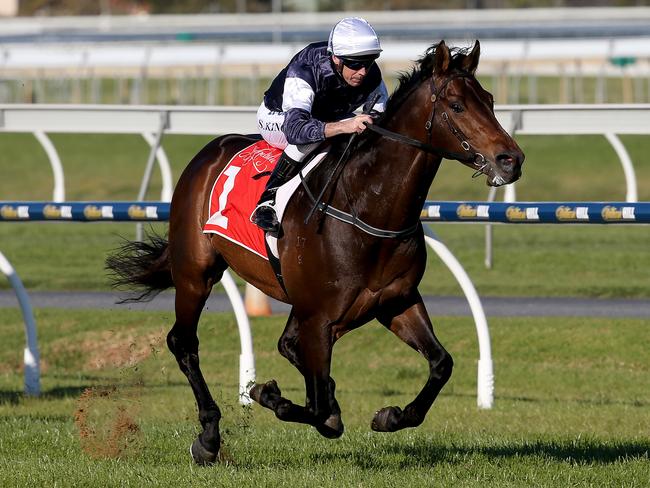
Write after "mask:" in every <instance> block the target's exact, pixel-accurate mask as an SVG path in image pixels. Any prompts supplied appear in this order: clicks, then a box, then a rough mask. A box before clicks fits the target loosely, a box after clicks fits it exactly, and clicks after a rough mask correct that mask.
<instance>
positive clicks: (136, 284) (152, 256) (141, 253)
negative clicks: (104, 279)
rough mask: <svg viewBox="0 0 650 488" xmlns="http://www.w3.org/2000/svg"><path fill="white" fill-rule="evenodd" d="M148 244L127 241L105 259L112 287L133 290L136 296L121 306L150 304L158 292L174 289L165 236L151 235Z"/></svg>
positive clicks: (126, 299) (124, 301)
mask: <svg viewBox="0 0 650 488" xmlns="http://www.w3.org/2000/svg"><path fill="white" fill-rule="evenodd" d="M146 239H147V241H148V242H146V241H142V242H140V241H125V242H124V244H122V245H121V246H120V247H119V248H118V249H117V250H116V251H115V252H114V253H113V254H111V255H109V256H108V257H107V258H106V269H108V270H109V273H110V279H111V284H112V286H113V288H124V287H126V288H130V289H132V290H134V291H135V292H136V293H139V295H137V296H133V297H128V298H124V299H122V300H120V303H126V302H137V301H149V300H152V299H153V298H154V297H155V296H156V295H158V293H160V292H161V291H163V290H166V289H167V288H171V287H173V286H174V281H173V280H172V273H171V262H170V259H169V243H168V242H167V239H165V238H164V237H162V236H160V235H158V234H155V233H151V234H147V237H146Z"/></svg>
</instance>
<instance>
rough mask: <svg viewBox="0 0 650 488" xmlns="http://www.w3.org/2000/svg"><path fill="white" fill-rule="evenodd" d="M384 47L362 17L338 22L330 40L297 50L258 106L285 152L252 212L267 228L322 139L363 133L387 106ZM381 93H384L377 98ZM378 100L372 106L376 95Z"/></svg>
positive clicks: (273, 225) (264, 126) (273, 227)
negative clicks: (282, 191) (381, 63)
mask: <svg viewBox="0 0 650 488" xmlns="http://www.w3.org/2000/svg"><path fill="white" fill-rule="evenodd" d="M380 52H381V47H380V46H379V39H378V37H377V34H376V32H375V30H374V29H373V28H372V26H371V25H370V24H369V23H368V22H366V21H365V20H364V19H362V18H359V17H348V18H345V19H343V20H341V21H340V22H338V23H337V24H336V25H335V26H334V28H333V29H332V32H331V33H330V36H329V41H328V42H325V41H323V42H316V43H313V44H309V45H308V46H307V47H305V48H304V49H303V50H302V51H300V52H298V53H297V54H296V55H295V56H294V57H293V58H292V59H291V61H290V62H289V64H288V65H287V66H286V67H285V68H284V69H283V70H282V71H281V72H280V74H278V76H277V77H276V78H275V79H274V80H273V82H272V83H271V86H270V88H269V89H268V90H267V91H266V92H265V93H264V101H263V102H262V104H261V105H260V108H259V110H258V111H257V123H258V127H259V130H260V134H261V135H262V137H263V138H264V140H266V142H268V143H269V144H270V145H271V146H274V147H277V148H279V149H283V151H284V152H283V153H282V155H281V156H280V159H279V160H278V163H277V165H276V167H275V169H274V170H273V174H271V177H270V178H269V181H268V183H267V185H266V189H265V190H264V193H262V196H261V197H260V200H259V202H258V204H257V207H256V208H255V211H254V212H253V214H252V215H251V221H252V222H253V223H255V224H257V225H258V226H259V227H260V228H262V229H263V230H265V231H270V232H275V233H277V231H278V230H279V222H278V219H277V216H276V214H275V210H274V208H273V205H274V204H275V193H276V191H277V189H278V187H279V186H280V185H282V184H283V183H285V182H287V181H289V179H291V178H293V177H294V176H295V175H296V174H298V171H300V169H301V168H302V166H303V164H302V160H303V159H304V158H305V156H306V155H307V154H308V153H309V152H311V151H312V150H314V149H315V148H316V146H317V145H318V144H319V143H320V142H321V141H323V140H325V139H327V138H329V137H333V136H336V135H339V134H352V133H360V132H363V130H364V129H365V128H366V126H365V125H364V123H369V124H371V123H372V118H371V116H370V115H365V114H361V115H354V113H353V112H354V111H355V110H356V109H358V108H359V107H361V106H362V105H364V110H365V111H366V112H367V111H369V109H372V110H374V111H375V112H383V111H384V106H385V103H386V100H387V99H388V92H387V90H386V85H385V84H384V82H383V80H382V76H381V71H380V70H379V67H378V66H377V64H376V63H375V60H376V59H377V58H378V57H379V53H380ZM377 95H378V96H379V97H378V98H377ZM375 99H376V102H375V104H374V106H373V107H367V106H365V105H367V104H369V103H370V101H371V100H375Z"/></svg>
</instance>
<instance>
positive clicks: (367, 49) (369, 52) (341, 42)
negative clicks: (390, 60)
mask: <svg viewBox="0 0 650 488" xmlns="http://www.w3.org/2000/svg"><path fill="white" fill-rule="evenodd" d="M327 51H328V52H329V53H330V54H334V55H335V56H343V57H346V56H352V57H357V56H360V57H365V56H375V57H378V56H379V53H380V52H381V47H380V46H379V38H378V37H377V33H376V32H375V29H373V28H372V26H371V25H370V24H369V23H368V22H367V21H366V20H364V19H362V18H361V17H346V18H345V19H343V20H341V21H339V22H338V23H337V24H336V25H335V26H334V28H333V29H332V32H330V39H329V43H328V46H327Z"/></svg>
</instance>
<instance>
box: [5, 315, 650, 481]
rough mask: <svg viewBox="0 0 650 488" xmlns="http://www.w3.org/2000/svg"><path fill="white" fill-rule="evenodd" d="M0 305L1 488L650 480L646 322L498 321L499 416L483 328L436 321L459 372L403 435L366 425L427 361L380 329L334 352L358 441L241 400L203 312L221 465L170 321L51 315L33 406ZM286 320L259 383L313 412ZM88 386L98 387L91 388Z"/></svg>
mask: <svg viewBox="0 0 650 488" xmlns="http://www.w3.org/2000/svg"><path fill="white" fill-rule="evenodd" d="M2 313H3V317H4V320H3V321H2V322H1V323H0V330H1V331H2V333H3V337H4V338H5V340H4V341H3V344H2V345H1V346H0V364H2V371H0V479H2V480H3V486H25V485H27V484H30V485H44V484H48V485H60V486H91V485H92V486H100V485H101V486H142V485H143V484H149V485H154V486H196V485H197V484H205V483H211V484H216V485H218V486H238V487H239V486H252V485H259V486H313V485H316V486H368V487H374V486H404V485H406V486H450V485H454V486H495V487H500V486H617V487H618V486H647V485H648V483H650V474H649V473H650V458H649V454H648V453H649V451H650V440H648V439H649V438H648V427H647V426H648V425H650V409H649V408H648V407H649V406H650V396H649V393H648V392H649V391H650V388H649V387H650V380H649V379H648V378H650V376H649V375H648V370H649V368H650V361H649V359H650V358H649V353H648V351H647V347H645V345H646V344H648V341H649V340H650V329H648V327H647V323H645V322H644V321H642V320H624V319H615V320H606V319H598V320H594V319H581V318H566V319H565V318H555V319H547V318H534V319H533V318H516V319H515V318H512V319H508V318H499V319H493V320H491V324H490V326H491V335H492V342H493V353H494V361H495V374H496V399H495V407H494V409H492V410H490V411H478V410H477V408H476V396H475V395H476V386H475V385H476V358H477V355H478V352H477V349H478V347H477V344H476V339H475V337H476V336H475V332H474V330H473V324H472V322H471V320H470V319H469V318H448V317H440V318H434V325H435V326H436V332H437V335H438V336H439V338H440V339H441V341H442V342H443V344H444V345H445V346H446V347H447V349H448V350H449V351H450V352H451V353H452V355H453V356H454V359H455V369H454V374H453V376H452V379H451V380H450V383H449V384H448V385H447V386H446V387H445V388H444V389H443V392H442V394H441V396H440V398H439V399H438V401H437V402H436V403H435V404H434V407H433V408H432V410H431V412H430V413H429V415H428V417H427V420H426V421H425V422H424V424H423V425H422V426H420V427H418V428H416V429H410V430H407V431H402V432H398V433H395V434H379V433H374V432H372V431H370V429H369V422H370V419H371V418H372V415H373V413H374V411H375V410H376V409H378V408H380V407H382V406H386V405H400V406H404V404H405V403H407V402H409V401H410V400H412V398H413V397H414V396H415V394H416V393H417V391H418V390H419V388H420V387H421V385H422V384H423V383H424V381H425V377H426V370H427V368H426V364H425V362H424V360H423V359H422V358H421V357H420V356H419V355H418V354H417V353H415V352H414V351H412V350H411V349H409V348H408V347H407V346H405V345H404V344H402V343H401V342H399V341H398V340H396V339H395V338H394V337H393V336H392V335H391V334H390V333H389V332H387V331H385V330H384V329H383V328H381V327H380V326H379V325H378V324H376V323H371V324H369V325H367V326H366V327H363V328H362V329H360V330H358V331H355V332H354V333H352V334H349V335H347V336H346V337H345V338H343V339H342V340H341V341H340V342H339V343H337V345H336V347H335V351H334V361H333V372H332V375H333V377H334V378H335V379H336V380H337V396H338V399H339V402H340V404H341V407H342V411H343V420H344V422H345V423H346V433H345V434H344V436H343V437H342V438H341V439H339V440H335V441H329V440H326V439H323V438H321V437H320V436H319V435H318V434H317V433H316V432H315V431H314V430H313V429H312V428H310V427H306V426H301V425H296V424H285V423H282V422H280V421H279V420H277V419H275V417H274V415H273V414H272V413H271V412H269V411H267V410H264V409H262V408H261V407H259V406H257V405H254V406H253V407H252V408H242V407H240V406H239V405H238V404H237V402H236V395H237V376H238V366H237V361H238V354H239V351H238V337H237V332H236V327H235V321H234V317H232V316H230V315H227V314H206V315H205V316H204V317H203V318H202V323H201V327H200V339H201V364H202V368H203V371H204V373H205V375H206V379H207V381H208V383H209V384H210V385H211V388H212V391H213V393H214V394H215V397H216V398H217V399H218V401H219V402H220V405H221V407H222V412H223V414H224V418H223V419H222V424H221V428H222V432H223V438H224V447H223V453H224V459H223V461H222V462H221V463H220V464H218V465H216V466H214V467H210V468H199V467H196V466H194V465H193V464H192V462H191V461H190V458H189V455H188V452H187V448H188V447H189V444H190V443H191V441H192V440H193V439H194V437H195V435H196V434H197V432H198V422H197V421H196V407H195V405H194V400H193V397H192V394H191V392H190V388H189V386H188V385H187V384H186V381H185V378H184V377H183V376H182V374H181V373H180V371H178V369H177V367H176V364H175V362H174V360H173V358H172V356H171V354H169V353H168V352H167V351H166V350H165V348H164V345H163V343H164V341H163V339H164V334H165V332H166V327H167V326H169V324H170V323H171V321H172V314H170V313H166V312H155V313H144V312H115V311H61V310H47V309H46V310H39V311H37V321H38V324H39V340H40V343H41V357H42V360H43V380H42V385H43V390H44V395H43V397H42V398H41V399H31V398H23V397H22V395H21V394H20V393H19V391H20V390H21V379H20V375H19V368H20V367H19V364H20V360H21V352H20V350H21V344H22V339H21V338H20V335H21V334H20V333H19V332H18V331H19V330H20V327H21V317H20V314H19V312H18V311H17V310H3V312H2ZM283 323H284V318H282V317H271V318H264V319H254V321H253V324H252V325H253V337H254V341H255V350H256V367H257V373H258V378H259V379H260V380H268V379H270V378H276V379H277V380H278V382H279V385H280V387H281V388H282V390H283V393H284V394H285V395H286V396H287V397H289V398H291V399H292V400H294V401H296V402H300V403H302V400H303V395H304V387H303V383H302V377H301V376H300V375H299V374H298V373H297V372H296V371H295V370H294V369H293V368H292V367H291V366H290V365H289V364H288V363H287V362H286V361H285V360H284V359H283V358H281V357H280V355H279V354H278V353H277V352H276V351H275V343H276V340H277V337H278V336H279V334H280V331H281V329H282V327H283ZM86 388H94V389H93V390H89V391H90V393H88V392H87V393H86V395H85V396H82V392H84V390H85V389H86ZM80 408H82V409H83V410H84V415H85V420H84V422H83V423H82V422H80V421H79V409H80ZM75 415H76V417H77V422H75ZM120 426H121V427H120ZM125 426H126V427H129V428H125ZM80 427H82V428H83V429H85V431H84V432H85V436H84V437H83V438H82V437H80Z"/></svg>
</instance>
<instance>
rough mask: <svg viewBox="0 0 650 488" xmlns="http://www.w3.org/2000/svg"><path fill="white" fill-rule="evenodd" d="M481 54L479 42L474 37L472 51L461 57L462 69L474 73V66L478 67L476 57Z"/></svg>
mask: <svg viewBox="0 0 650 488" xmlns="http://www.w3.org/2000/svg"><path fill="white" fill-rule="evenodd" d="M480 56H481V43H480V42H478V39H476V42H475V43H474V47H473V48H472V52H471V53H469V54H468V55H467V57H465V59H463V71H466V72H467V73H470V74H472V75H473V74H474V73H475V72H476V68H477V67H478V58H479V57H480Z"/></svg>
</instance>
